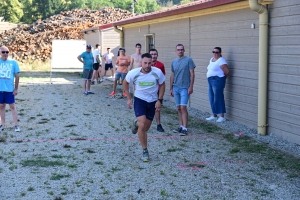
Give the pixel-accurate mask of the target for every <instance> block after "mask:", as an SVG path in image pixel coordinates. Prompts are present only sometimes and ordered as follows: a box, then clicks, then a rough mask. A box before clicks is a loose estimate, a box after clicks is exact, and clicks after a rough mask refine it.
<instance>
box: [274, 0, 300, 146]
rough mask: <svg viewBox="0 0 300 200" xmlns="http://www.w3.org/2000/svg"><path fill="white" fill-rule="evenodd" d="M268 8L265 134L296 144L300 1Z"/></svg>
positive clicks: (299, 98)
mask: <svg viewBox="0 0 300 200" xmlns="http://www.w3.org/2000/svg"><path fill="white" fill-rule="evenodd" d="M269 8H270V9H269V10H270V32H269V35H270V39H269V42H270V45H269V86H268V87H269V94H268V95H269V100H268V101H269V104H268V124H269V128H268V133H269V134H270V133H273V134H275V135H278V136H280V137H282V138H284V139H287V140H290V141H293V142H296V143H298V144H300V132H299V130H300V123H299V121H300V104H299V102H300V1H299V0H289V1H274V5H271V6H270V7H269Z"/></svg>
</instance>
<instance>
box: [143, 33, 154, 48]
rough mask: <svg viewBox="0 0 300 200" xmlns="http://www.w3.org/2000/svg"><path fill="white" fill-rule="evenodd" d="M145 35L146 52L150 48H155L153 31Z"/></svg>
mask: <svg viewBox="0 0 300 200" xmlns="http://www.w3.org/2000/svg"><path fill="white" fill-rule="evenodd" d="M145 36H146V52H149V50H150V49H154V48H155V43H154V33H151V34H147V35H145Z"/></svg>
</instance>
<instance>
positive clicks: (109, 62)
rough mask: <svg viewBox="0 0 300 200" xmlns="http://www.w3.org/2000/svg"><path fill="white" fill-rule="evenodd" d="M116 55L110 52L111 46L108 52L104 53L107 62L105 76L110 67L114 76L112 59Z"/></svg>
mask: <svg viewBox="0 0 300 200" xmlns="http://www.w3.org/2000/svg"><path fill="white" fill-rule="evenodd" d="M114 56H115V55H114V54H113V53H112V52H110V48H107V52H106V53H105V54H104V55H103V58H104V62H105V69H104V70H105V71H104V76H106V72H107V70H108V69H110V71H111V77H114V67H113V64H112V59H113V57H114Z"/></svg>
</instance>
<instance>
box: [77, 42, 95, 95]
mask: <svg viewBox="0 0 300 200" xmlns="http://www.w3.org/2000/svg"><path fill="white" fill-rule="evenodd" d="M91 51H92V46H91V45H89V44H88V45H86V51H85V52H83V53H82V54H80V55H79V56H77V59H78V60H79V61H80V62H82V63H83V84H82V87H83V94H84V95H88V94H94V92H91V91H90V88H91V80H92V75H93V64H94V58H93V53H92V52H91Z"/></svg>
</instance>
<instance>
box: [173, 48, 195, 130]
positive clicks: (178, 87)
mask: <svg viewBox="0 0 300 200" xmlns="http://www.w3.org/2000/svg"><path fill="white" fill-rule="evenodd" d="M175 52H176V54H177V56H178V58H176V59H174V60H173V61H172V65H171V71H172V72H171V76H170V95H171V96H172V97H174V98H175V102H176V106H177V111H178V118H179V123H180V126H179V127H178V128H177V129H175V130H173V132H174V133H180V135H181V136H186V135H187V134H188V130H187V123H188V111H187V108H186V107H187V103H188V100H189V96H190V95H191V94H192V93H193V87H194V80H195V73H194V69H195V67H196V65H195V63H194V61H193V59H192V58H190V57H188V56H185V55H184V46H183V45H182V44H177V45H176V49H175Z"/></svg>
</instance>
